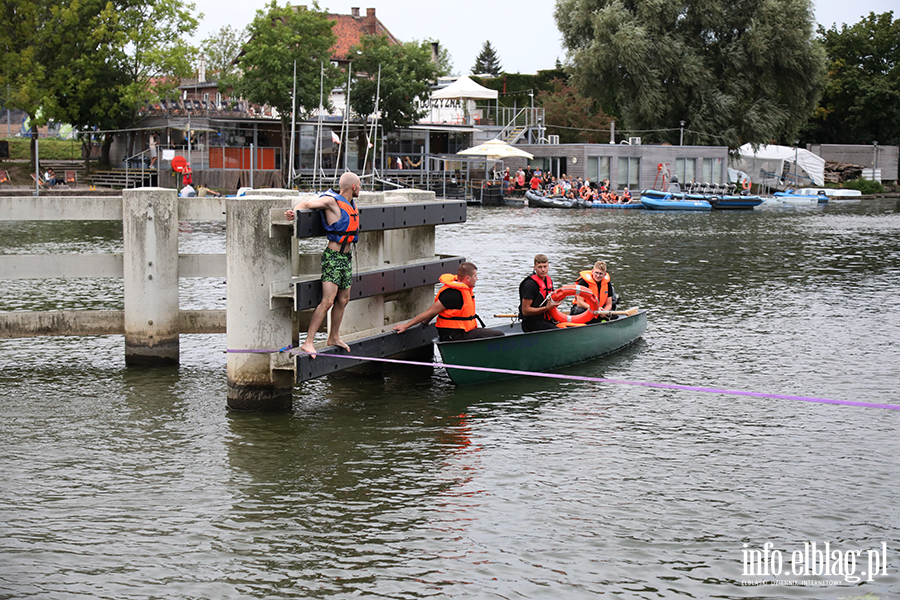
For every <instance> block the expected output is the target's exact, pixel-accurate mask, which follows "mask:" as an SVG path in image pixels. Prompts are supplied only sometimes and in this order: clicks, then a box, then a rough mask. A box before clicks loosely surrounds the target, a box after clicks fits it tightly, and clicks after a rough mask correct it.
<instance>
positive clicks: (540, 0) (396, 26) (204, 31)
mask: <svg viewBox="0 0 900 600" xmlns="http://www.w3.org/2000/svg"><path fill="white" fill-rule="evenodd" d="M194 1H195V3H196V5H197V10H198V11H199V12H202V13H204V14H205V16H204V18H203V19H202V21H201V23H200V31H199V34H198V36H197V40H195V41H199V40H200V39H202V38H204V37H206V36H208V35H210V34H212V33H214V32H216V31H218V30H219V29H220V28H221V27H223V26H225V25H231V26H232V27H235V28H237V29H240V28H242V27H244V26H246V25H247V24H248V23H250V21H252V20H253V18H254V16H255V15H256V11H257V10H258V9H261V8H262V7H264V6H265V5H266V2H265V1H264V0H194ZM278 3H279V5H282V6H283V5H284V0H278ZM292 4H294V5H302V4H304V2H303V1H302V0H293V2H292ZM555 5H556V3H555V2H552V1H551V0H525V1H520V2H509V1H506V2H496V1H494V2H491V1H484V0H449V1H447V2H440V3H438V2H422V3H417V2H410V1H409V0H372V1H370V2H366V3H361V4H358V6H359V8H360V13H361V14H363V15H364V14H366V8H372V7H374V8H375V14H376V16H377V17H378V18H379V19H380V20H381V22H382V23H384V25H385V26H386V27H387V28H388V29H389V30H390V31H391V33H393V34H394V35H395V36H396V37H397V38H399V39H400V40H402V41H409V40H413V39H416V40H423V39H426V38H432V39H437V40H439V41H440V42H441V44H442V45H443V46H444V47H445V48H447V50H448V51H449V52H450V55H451V58H452V60H453V69H454V72H455V73H458V74H462V75H466V74H468V73H469V72H470V69H471V68H472V66H473V65H474V64H475V57H476V56H478V53H479V52H480V51H481V47H482V45H483V44H484V42H485V40H490V41H491V45H492V46H493V47H494V49H495V50H496V52H497V54H498V55H499V57H500V64H501V65H502V67H503V70H504V71H508V72H510V73H517V72H518V73H535V72H537V71H539V70H542V69H552V68H553V66H554V65H555V64H556V59H557V58H559V59H560V60H564V58H565V53H564V51H563V49H562V44H561V42H560V35H559V31H558V30H557V29H556V22H555V21H554V19H553V10H554V7H555ZM319 6H320V8H322V9H323V10H326V11H327V12H331V13H340V14H350V8H351V7H352V6H357V4H356V3H354V2H352V1H351V2H350V3H347V4H335V3H334V1H330V2H320V4H319ZM895 6H896V0H858V1H855V2H850V3H849V4H848V3H847V2H846V1H845V0H818V1H816V2H815V11H816V20H817V21H818V22H819V23H820V24H822V25H824V26H825V28H826V29H828V28H830V27H831V26H832V25H833V24H834V23H837V24H838V25H840V24H842V23H847V24H853V23H857V22H858V21H860V20H861V19H862V17H864V16H866V15H868V14H869V13H870V12H874V13H876V14H880V13H884V12H887V11H889V10H893V9H894V8H895ZM894 18H895V19H896V18H900V11H895V14H894Z"/></svg>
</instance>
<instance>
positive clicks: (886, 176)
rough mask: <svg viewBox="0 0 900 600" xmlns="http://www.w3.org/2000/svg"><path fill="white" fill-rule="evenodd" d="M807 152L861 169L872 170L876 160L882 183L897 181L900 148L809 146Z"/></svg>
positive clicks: (849, 145)
mask: <svg viewBox="0 0 900 600" xmlns="http://www.w3.org/2000/svg"><path fill="white" fill-rule="evenodd" d="M808 150H809V151H810V152H812V153H813V154H817V155H819V156H821V157H822V158H824V159H825V160H826V161H828V162H839V163H850V164H852V165H859V166H861V167H868V168H872V165H873V163H874V162H875V160H876V158H877V160H878V167H877V168H878V169H879V170H880V171H881V179H882V180H883V181H897V178H898V162H900V147H898V146H881V145H879V146H878V148H877V157H876V148H875V146H872V145H858V144H810V145H809V146H808Z"/></svg>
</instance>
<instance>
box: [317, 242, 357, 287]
mask: <svg viewBox="0 0 900 600" xmlns="http://www.w3.org/2000/svg"><path fill="white" fill-rule="evenodd" d="M351 258H352V257H351V255H350V253H349V252H346V253H345V252H338V251H337V250H332V249H331V248H325V251H324V252H323V253H322V281H330V282H331V283H334V284H335V285H337V286H338V289H340V290H346V289H348V288H349V287H350V283H351V282H352V281H353V269H352V267H351Z"/></svg>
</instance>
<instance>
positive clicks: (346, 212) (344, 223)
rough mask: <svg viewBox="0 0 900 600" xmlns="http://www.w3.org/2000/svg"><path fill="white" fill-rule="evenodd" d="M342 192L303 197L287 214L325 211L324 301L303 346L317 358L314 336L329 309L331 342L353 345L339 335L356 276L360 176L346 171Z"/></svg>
mask: <svg viewBox="0 0 900 600" xmlns="http://www.w3.org/2000/svg"><path fill="white" fill-rule="evenodd" d="M340 189H341V191H340V193H339V194H335V193H334V192H333V191H332V190H328V191H327V192H325V193H324V194H322V195H321V196H319V197H318V198H316V199H314V200H301V201H300V202H298V203H297V204H296V205H295V206H294V208H293V209H292V210H288V211H286V212H285V213H284V216H285V218H286V219H287V220H288V221H293V220H294V211H297V210H302V209H313V210H321V211H322V213H321V214H322V225H323V227H325V230H326V231H328V235H327V237H328V245H327V246H325V250H324V252H323V253H322V301H321V302H320V303H319V305H318V306H317V307H316V310H315V311H314V312H313V315H312V319H311V320H310V322H309V329H308V330H307V332H306V341H305V342H303V343H302V344H301V345H300V349H301V350H303V351H304V352H307V353H309V354H310V355H312V357H313V358H315V357H316V348H315V346H314V345H313V338H314V337H315V335H316V331H318V330H319V326H320V325H322V321H323V320H324V319H325V314H326V313H327V312H328V309H331V328H330V329H329V330H328V345H329V346H338V347H340V348H343V349H344V350H347V351H348V352H349V351H350V346H348V345H347V344H345V343H344V342H343V340H341V338H340V329H341V320H342V319H343V318H344V309H345V308H346V307H347V303H348V302H350V283H351V281H352V279H353V270H352V267H351V259H352V254H351V248H350V246H351V244H355V243H356V240H357V237H358V236H357V234H358V231H359V211H358V210H357V208H356V202H355V201H354V199H355V198H358V197H359V189H360V183H359V177H357V176H356V174H354V173H350V172H349V171H348V172H347V173H344V174H343V175H341V180H340Z"/></svg>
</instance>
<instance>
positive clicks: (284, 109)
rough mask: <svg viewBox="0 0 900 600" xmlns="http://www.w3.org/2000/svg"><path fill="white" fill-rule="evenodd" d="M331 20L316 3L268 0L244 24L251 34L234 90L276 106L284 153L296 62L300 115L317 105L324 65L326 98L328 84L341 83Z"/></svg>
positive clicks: (331, 85)
mask: <svg viewBox="0 0 900 600" xmlns="http://www.w3.org/2000/svg"><path fill="white" fill-rule="evenodd" d="M332 25H333V23H332V22H331V21H330V20H328V17H327V14H326V13H325V12H323V11H321V10H319V7H318V5H317V4H315V3H313V5H312V8H311V9H310V8H305V7H292V6H290V5H288V6H285V7H280V6H278V3H277V2H276V0H271V2H270V3H269V4H268V5H266V8H265V10H257V11H256V17H255V18H254V19H253V22H252V23H250V25H249V26H248V27H247V33H248V35H249V39H248V40H247V42H246V43H245V44H244V49H243V53H242V54H241V56H240V64H239V66H240V68H241V71H242V73H243V74H242V76H241V78H240V80H239V81H238V82H237V85H236V86H235V91H236V92H237V94H239V95H241V96H243V97H245V98H247V99H248V100H250V101H251V102H255V103H258V104H268V105H269V106H271V107H273V108H275V109H276V110H277V111H278V113H279V115H280V116H281V132H282V136H281V145H282V156H287V140H288V139H289V131H290V123H291V113H292V110H293V107H294V102H293V99H292V90H293V88H294V61H296V63H297V102H296V105H297V111H298V118H306V117H309V116H311V115H312V113H313V111H315V110H316V109H317V108H318V106H319V92H320V86H319V81H320V73H321V69H322V68H324V77H325V85H324V89H325V101H326V102H327V101H328V93H329V92H330V91H331V89H332V88H334V87H336V86H337V85H340V81H341V75H340V72H339V71H338V69H337V67H335V66H333V65H332V64H331V47H332V46H333V45H334V42H335V35H334V32H333V31H332ZM284 162H285V163H286V162H287V161H284ZM285 176H287V173H286V172H285Z"/></svg>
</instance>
